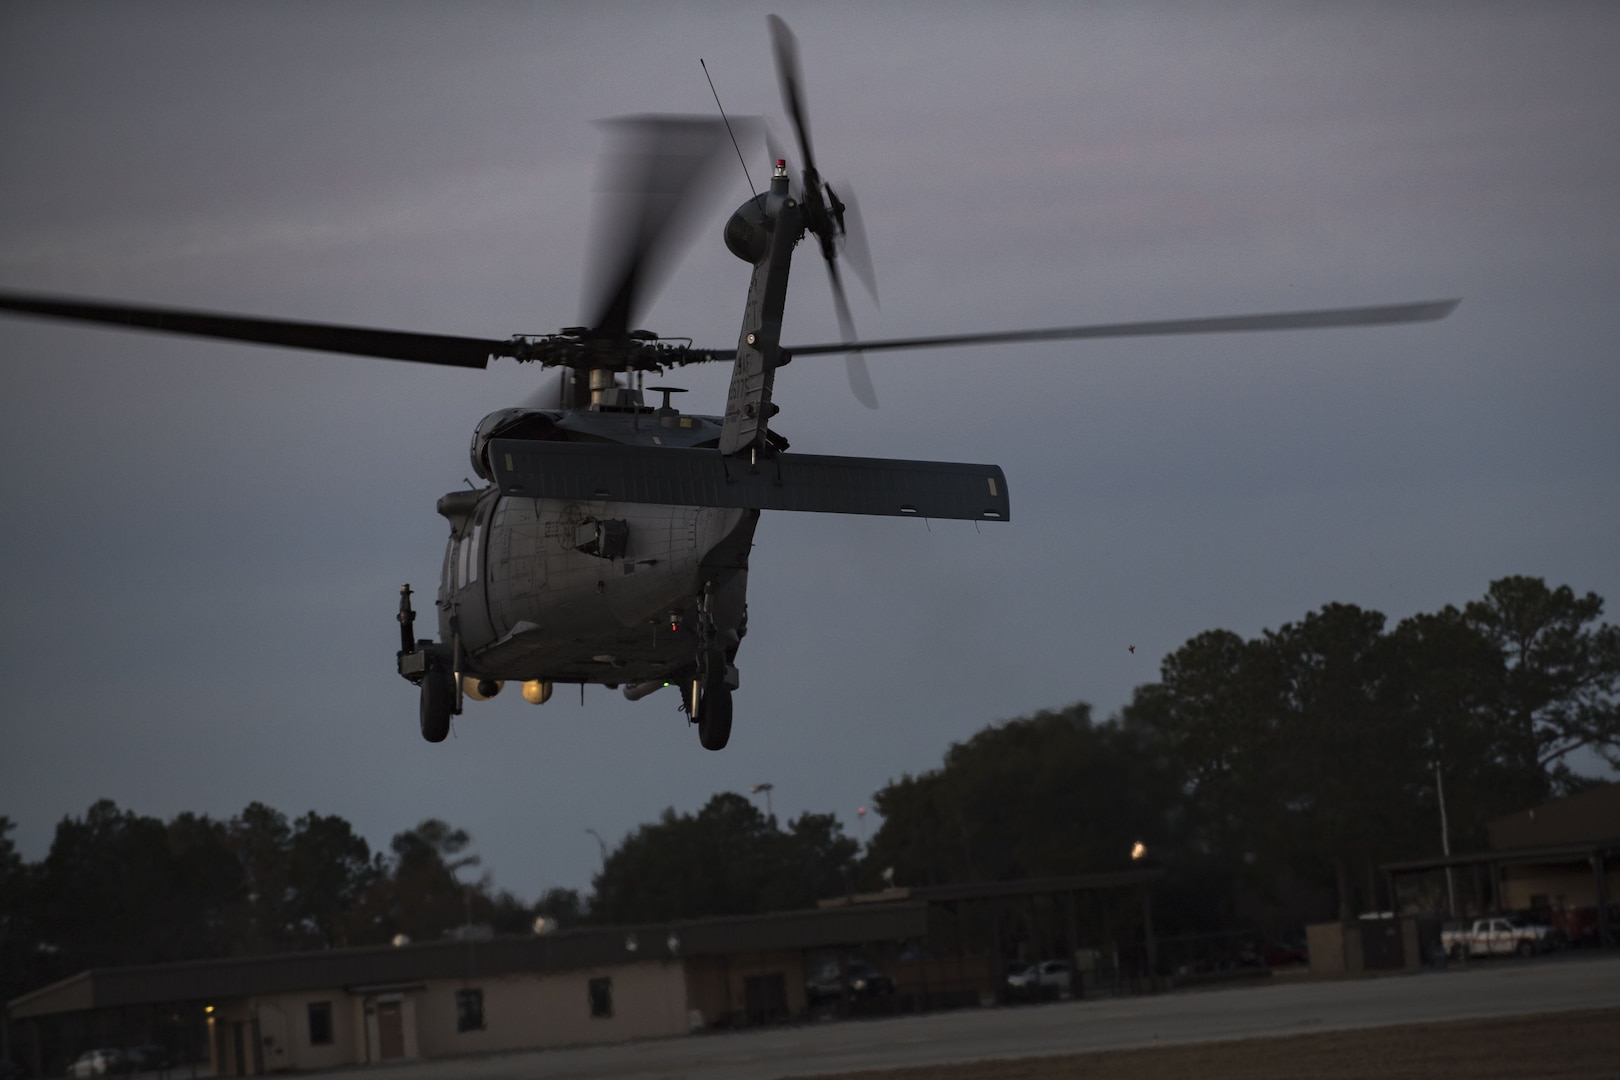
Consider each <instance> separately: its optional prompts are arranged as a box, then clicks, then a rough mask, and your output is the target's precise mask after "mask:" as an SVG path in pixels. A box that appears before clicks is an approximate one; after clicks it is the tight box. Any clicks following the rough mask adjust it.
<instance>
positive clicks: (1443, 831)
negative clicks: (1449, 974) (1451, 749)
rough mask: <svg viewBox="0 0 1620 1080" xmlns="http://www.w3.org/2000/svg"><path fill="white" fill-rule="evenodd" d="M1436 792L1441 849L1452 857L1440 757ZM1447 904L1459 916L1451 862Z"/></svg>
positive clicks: (1447, 870) (1393, 901)
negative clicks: (1438, 801)
mask: <svg viewBox="0 0 1620 1080" xmlns="http://www.w3.org/2000/svg"><path fill="white" fill-rule="evenodd" d="M1434 793H1435V795H1436V796H1437V797H1438V798H1439V800H1440V850H1441V851H1442V852H1443V853H1444V854H1445V856H1446V858H1447V859H1449V858H1451V826H1450V825H1449V824H1447V822H1446V782H1445V780H1444V778H1442V777H1441V775H1440V758H1439V757H1438V756H1436V757H1435V759H1434ZM1389 899H1390V906H1392V907H1393V906H1394V903H1395V898H1394V897H1393V896H1392V897H1390V898H1389ZM1446 905H1447V911H1448V912H1449V913H1450V915H1451V917H1452V918H1453V919H1455V918H1456V917H1457V883H1456V882H1455V880H1453V878H1452V876H1451V864H1450V863H1447V864H1446Z"/></svg>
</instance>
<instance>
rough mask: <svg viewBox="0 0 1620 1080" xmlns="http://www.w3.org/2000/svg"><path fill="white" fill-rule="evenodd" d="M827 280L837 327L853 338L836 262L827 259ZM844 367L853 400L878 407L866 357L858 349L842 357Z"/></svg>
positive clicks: (852, 317) (850, 338) (846, 300)
mask: <svg viewBox="0 0 1620 1080" xmlns="http://www.w3.org/2000/svg"><path fill="white" fill-rule="evenodd" d="M827 280H828V281H829V282H831V284H832V294H833V307H834V308H836V309H837V311H838V329H839V330H841V331H842V332H843V334H844V337H845V338H846V339H847V340H850V341H854V340H855V318H854V316H852V315H851V314H850V313H849V298H848V297H846V296H845V295H844V283H843V281H842V280H841V279H840V278H839V276H838V264H837V263H836V262H834V261H832V260H831V259H828V260H827ZM844 369H845V371H846V372H847V373H848V375H849V389H850V392H851V393H853V394H854V395H855V400H856V401H859V402H860V403H861V404H862V405H865V406H866V407H867V408H868V409H875V408H877V407H878V400H877V388H876V387H874V386H873V385H872V372H871V371H870V370H868V369H867V366H866V357H864V356H862V355H861V351H860V350H859V349H854V350H851V351H850V352H849V353H848V354H847V355H845V357H844Z"/></svg>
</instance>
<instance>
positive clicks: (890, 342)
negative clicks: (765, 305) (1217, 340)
mask: <svg viewBox="0 0 1620 1080" xmlns="http://www.w3.org/2000/svg"><path fill="white" fill-rule="evenodd" d="M1460 303H1462V301H1461V300H1431V301H1425V302H1423V303H1417V304H1388V305H1384V306H1381V307H1359V308H1327V309H1324V310H1322V311H1289V312H1278V313H1275V314H1269V315H1222V316H1217V317H1215V318H1209V319H1171V320H1168V321H1165V322H1136V323H1103V324H1100V325H1097V326H1056V327H1051V328H1049V329H1045V330H1000V331H993V332H991V333H988V334H947V335H943V336H940V337H915V338H888V339H885V340H880V341H853V340H851V341H837V342H828V343H825V344H821V345H790V346H785V347H784V351H785V352H788V353H791V354H792V355H794V356H815V355H817V354H820V353H844V352H852V351H854V350H864V351H866V352H876V351H877V350H879V349H935V348H942V347H945V346H950V345H992V344H1001V343H1007V342H1019V341H1061V340H1064V339H1069V338H1114V337H1152V336H1156V335H1166V334H1220V333H1232V332H1237V331H1247V330H1315V329H1324V328H1329V327H1339V326H1384V325H1389V324H1393V323H1416V322H1433V321H1434V320H1436V319H1443V318H1445V317H1446V316H1447V315H1450V314H1451V312H1452V311H1453V310H1454V309H1455V308H1456V306H1457V305H1458V304H1460Z"/></svg>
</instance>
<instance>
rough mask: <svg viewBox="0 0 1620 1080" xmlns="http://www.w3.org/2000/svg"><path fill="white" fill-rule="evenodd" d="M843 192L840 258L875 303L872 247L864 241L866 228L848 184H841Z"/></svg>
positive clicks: (875, 282)
mask: <svg viewBox="0 0 1620 1080" xmlns="http://www.w3.org/2000/svg"><path fill="white" fill-rule="evenodd" d="M828 190H829V191H830V190H831V188H829V189H828ZM843 192H844V194H843V196H842V197H841V199H840V201H841V202H842V203H843V204H844V219H843V221H842V222H841V223H840V224H842V225H843V227H844V250H843V252H842V258H843V260H844V261H845V262H846V263H848V264H849V270H850V273H852V274H854V275H855V279H856V280H857V281H859V282H860V283H861V284H862V285H864V286H865V287H866V292H867V295H868V296H870V297H871V298H872V303H873V304H874V305H875V304H877V302H878V291H877V273H876V272H875V271H873V269H872V249H871V247H870V246H869V245H868V244H867V242H866V228H865V226H864V225H863V224H862V222H861V210H860V207H859V206H858V205H857V204H856V202H855V195H854V193H853V192H852V191H851V190H850V187H849V185H848V184H845V185H844V186H843Z"/></svg>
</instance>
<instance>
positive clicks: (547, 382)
mask: <svg viewBox="0 0 1620 1080" xmlns="http://www.w3.org/2000/svg"><path fill="white" fill-rule="evenodd" d="M575 378H576V376H575V374H574V371H573V369H572V368H565V367H560V368H555V369H553V370H551V371H548V372H546V373H545V374H544V375H542V376H541V377H540V384H539V385H538V386H536V387H535V388H534V389H533V390H532V391H530V392H529V394H528V396H527V397H525V398H524V399H523V401H522V403H521V407H522V408H525V409H551V410H559V409H567V408H571V407H572V405H573V401H572V400H571V399H572V397H573V386H574V380H575Z"/></svg>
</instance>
